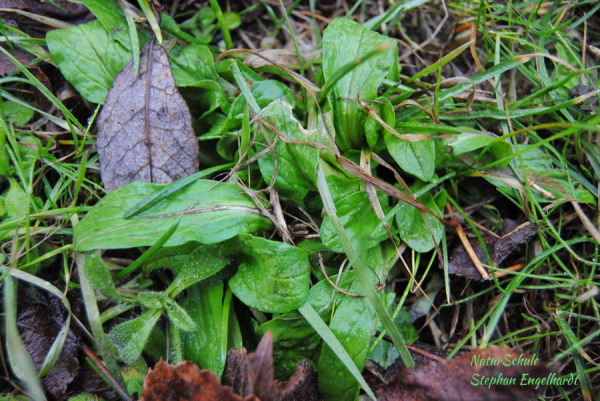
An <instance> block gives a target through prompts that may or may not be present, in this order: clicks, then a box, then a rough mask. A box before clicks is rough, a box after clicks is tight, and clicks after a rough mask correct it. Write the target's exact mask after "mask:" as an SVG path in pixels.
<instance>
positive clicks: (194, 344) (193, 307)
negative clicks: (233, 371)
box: [181, 281, 227, 377]
mask: <svg viewBox="0 0 600 401" xmlns="http://www.w3.org/2000/svg"><path fill="white" fill-rule="evenodd" d="M223 290H224V285H223V282H222V281H219V282H217V283H206V284H205V283H200V284H197V285H194V286H193V287H190V288H188V290H187V291H186V296H185V298H184V299H183V301H181V305H182V306H183V308H184V309H185V310H186V311H187V313H188V314H189V316H190V317H191V318H192V320H193V321H194V322H195V323H196V325H197V327H196V329H195V330H193V331H188V332H183V333H181V338H182V341H183V355H184V357H185V359H187V360H190V361H192V362H194V363H195V364H197V365H198V366H200V368H201V369H210V370H212V371H213V372H214V373H215V374H216V375H217V376H218V377H221V375H222V374H223V370H224V369H225V358H226V356H227V343H225V346H223V341H222V340H223V336H225V337H227V332H223V331H222V325H221V318H222V314H223V308H224V306H223V292H224V291H223Z"/></svg>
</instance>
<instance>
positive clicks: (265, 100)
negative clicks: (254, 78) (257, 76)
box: [252, 79, 296, 109]
mask: <svg viewBox="0 0 600 401" xmlns="http://www.w3.org/2000/svg"><path fill="white" fill-rule="evenodd" d="M252 94H253V95H254V98H255V99H256V103H258V105H259V106H260V108H261V109H264V108H265V107H267V106H268V105H269V104H271V103H272V102H274V101H275V100H277V99H281V100H282V101H283V102H285V103H288V104H290V105H291V106H292V108H294V107H296V96H295V95H294V92H292V90H291V89H290V88H289V87H288V86H287V85H285V84H284V83H283V82H279V81H274V80H271V79H267V80H264V81H259V82H256V83H254V84H252Z"/></svg>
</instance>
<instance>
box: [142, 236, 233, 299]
mask: <svg viewBox="0 0 600 401" xmlns="http://www.w3.org/2000/svg"><path fill="white" fill-rule="evenodd" d="M219 248H220V244H217V245H203V244H199V243H197V242H188V243H187V244H183V245H179V246H174V247H165V248H162V249H160V250H159V251H158V252H156V253H155V254H154V255H153V256H152V257H151V258H150V259H149V261H148V262H147V263H146V265H145V266H144V271H146V272H148V271H150V270H153V269H158V268H168V269H171V270H173V271H175V272H177V276H176V277H175V279H174V280H173V281H172V282H171V284H170V286H169V288H170V289H172V290H173V291H175V292H176V294H175V295H173V296H172V297H175V296H176V295H177V294H179V293H180V292H181V291H183V290H185V289H186V288H187V287H189V286H191V285H193V284H195V283H197V282H199V281H202V280H204V279H206V278H208V277H211V276H213V275H214V274H215V273H217V272H219V271H220V270H222V269H223V268H224V267H225V265H227V263H228V262H229V258H227V257H225V256H222V255H220V254H219Z"/></svg>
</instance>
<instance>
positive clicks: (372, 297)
mask: <svg viewBox="0 0 600 401" xmlns="http://www.w3.org/2000/svg"><path fill="white" fill-rule="evenodd" d="M317 188H318V190H319V194H320V195H321V199H322V200H323V205H324V206H325V210H326V211H327V214H328V215H329V218H330V219H331V222H332V223H333V227H334V229H335V231H336V233H337V235H338V238H339V240H340V242H341V244H342V247H343V248H344V251H345V252H346V255H347V256H348V259H350V262H351V264H352V266H354V271H355V273H356V276H357V277H358V279H359V280H360V283H361V285H362V287H363V289H364V291H365V293H366V294H367V297H368V298H369V301H370V302H371V304H372V305H373V308H375V311H376V312H377V315H378V316H379V319H380V320H381V322H382V323H383V327H384V328H385V329H386V331H387V332H388V333H389V334H390V336H391V337H392V340H393V342H394V345H395V346H396V348H397V350H398V353H399V354H400V357H401V358H402V362H403V363H404V365H405V366H407V367H412V366H414V365H415V363H414V361H413V359H412V357H411V355H410V352H409V351H408V348H407V347H406V344H405V343H404V340H403V339H402V335H401V334H400V331H398V328H397V327H396V325H395V324H394V322H393V320H392V319H391V317H390V315H389V314H388V312H387V309H386V308H385V305H384V304H383V301H382V300H381V298H380V297H379V296H378V295H377V291H375V287H373V284H372V283H371V281H370V280H369V276H368V272H367V270H368V269H369V267H367V265H366V264H365V263H363V261H362V260H361V259H360V257H359V255H358V253H357V252H356V250H355V249H354V247H353V246H352V243H351V241H350V237H349V236H348V233H347V232H346V230H345V229H344V227H343V225H342V222H341V221H340V220H339V218H338V217H337V213H336V209H335V205H334V204H333V198H332V197H331V193H330V192H329V187H328V186H327V182H326V181H325V175H324V173H323V169H322V167H321V161H320V162H319V167H318V170H317Z"/></svg>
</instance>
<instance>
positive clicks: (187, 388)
mask: <svg viewBox="0 0 600 401" xmlns="http://www.w3.org/2000/svg"><path fill="white" fill-rule="evenodd" d="M142 400H143V401H183V400H190V401H241V400H242V398H241V397H240V396H238V395H236V394H234V393H233V390H232V389H231V387H227V386H221V384H220V383H219V379H218V378H217V376H215V374H214V373H213V372H211V371H210V370H200V369H199V368H198V366H196V365H194V364H193V363H192V362H190V361H184V362H181V363H180V364H179V365H177V366H170V365H167V364H166V363H165V362H163V361H160V362H158V363H157V364H156V366H155V367H154V369H150V370H149V372H148V374H147V375H146V379H145V380H144V392H143V393H142Z"/></svg>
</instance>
